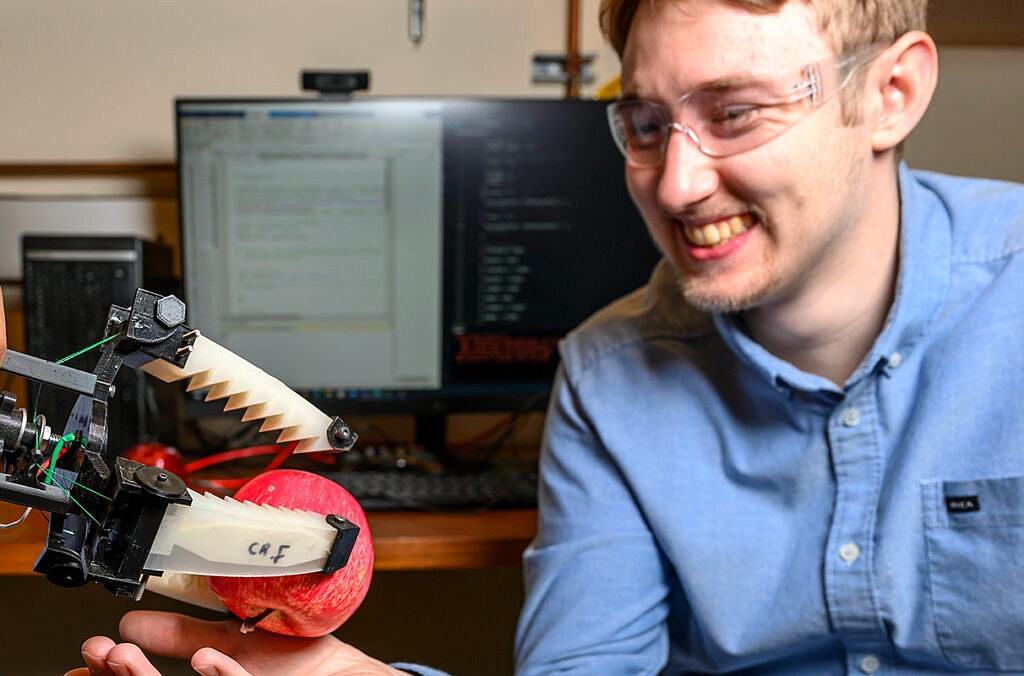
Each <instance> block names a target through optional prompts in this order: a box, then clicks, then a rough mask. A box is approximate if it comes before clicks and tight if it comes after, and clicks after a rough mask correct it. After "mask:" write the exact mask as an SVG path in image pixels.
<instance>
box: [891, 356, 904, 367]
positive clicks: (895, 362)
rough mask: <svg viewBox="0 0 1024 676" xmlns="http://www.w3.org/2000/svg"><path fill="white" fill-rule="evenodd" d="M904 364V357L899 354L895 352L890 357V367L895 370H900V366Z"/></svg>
mask: <svg viewBox="0 0 1024 676" xmlns="http://www.w3.org/2000/svg"><path fill="white" fill-rule="evenodd" d="M902 363H903V355H902V354H900V353H899V352H893V353H892V354H891V355H889V366H891V367H893V368H898V367H899V365H900V364H902Z"/></svg>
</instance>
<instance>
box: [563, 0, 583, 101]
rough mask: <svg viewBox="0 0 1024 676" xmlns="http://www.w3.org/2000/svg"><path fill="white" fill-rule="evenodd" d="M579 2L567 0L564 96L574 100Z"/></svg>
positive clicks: (577, 76)
mask: <svg viewBox="0 0 1024 676" xmlns="http://www.w3.org/2000/svg"><path fill="white" fill-rule="evenodd" d="M581 65H582V64H581V59H580V0H569V16H568V21H567V35H566V51H565V75H566V80H565V96H566V98H570V99H576V98H579V96H580V71H581V70H582V68H581Z"/></svg>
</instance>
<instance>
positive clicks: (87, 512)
mask: <svg viewBox="0 0 1024 676" xmlns="http://www.w3.org/2000/svg"><path fill="white" fill-rule="evenodd" d="M36 466H37V467H39V465H36ZM39 469H41V470H42V471H44V472H46V474H48V475H51V477H52V475H53V472H51V471H50V470H48V469H46V468H45V467H39ZM71 483H72V484H74V485H76V486H79V487H81V488H84V489H85V490H87V491H89V492H90V493H96V491H94V490H92V489H91V488H89V487H88V486H83V485H82V484H80V483H78V482H76V481H74V480H72V482H71ZM54 485H55V486H57V488H59V489H60V490H62V491H64V494H65V495H67V496H68V498H69V499H70V500H71V502H73V503H75V504H76V505H78V508H79V509H81V510H82V513H83V514H85V515H86V516H87V517H89V518H90V519H92V520H93V521H95V522H96V525H97V526H100V527H102V526H103V524H101V523H100V521H99V519H97V518H96V517H95V516H93V515H92V514H90V513H89V510H87V509H86V508H85V507H83V506H82V503H80V502H79V501H78V500H75V498H74V496H72V495H71V491H69V490H68V489H66V488H64V487H63V486H61V485H60V484H54ZM96 495H98V496H100V497H101V498H103V499H104V500H110V498H108V497H107V496H105V495H103V494H102V493H96Z"/></svg>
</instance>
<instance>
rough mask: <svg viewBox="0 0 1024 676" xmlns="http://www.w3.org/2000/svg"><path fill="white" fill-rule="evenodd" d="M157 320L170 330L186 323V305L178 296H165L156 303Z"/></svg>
mask: <svg viewBox="0 0 1024 676" xmlns="http://www.w3.org/2000/svg"><path fill="white" fill-rule="evenodd" d="M155 313H156V319H157V321H158V322H160V323H161V324H163V325H164V326H166V327H167V328H169V329H173V328H174V327H175V326H178V325H179V324H184V323H185V303H184V302H182V301H181V300H180V299H179V298H178V297H176V296H164V297H163V298H161V299H160V300H158V301H157V302H156V311H155Z"/></svg>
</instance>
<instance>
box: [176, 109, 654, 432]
mask: <svg viewBox="0 0 1024 676" xmlns="http://www.w3.org/2000/svg"><path fill="white" fill-rule="evenodd" d="M175 109H176V130H177V152H178V157H177V165H178V172H179V190H180V214H181V227H182V252H183V262H182V263H183V271H184V293H185V300H186V302H187V304H188V313H189V317H188V321H189V323H190V325H191V326H193V327H195V328H198V329H199V330H200V331H201V332H203V333H204V334H205V335H207V336H209V337H210V338H212V339H213V340H215V341H217V342H219V343H221V344H222V345H224V346H225V347H227V348H228V349H230V350H232V351H234V352H236V353H237V354H239V355H241V356H242V357H244V358H246V359H247V360H249V361H251V362H252V363H254V364H256V365H258V366H260V367H261V368H263V369H264V370H266V371H267V372H268V373H270V374H272V375H274V376H275V377H277V378H279V379H280V380H282V381H283V382H285V383H286V384H288V385H289V386H291V387H292V388H294V389H295V390H296V391H298V392H299V393H300V394H302V395H304V396H306V397H307V398H309V399H310V400H311V401H312V402H313V403H314V404H316V405H317V406H319V407H320V408H321V409H322V410H324V411H325V412H328V413H330V414H332V415H333V414H338V415H343V416H344V415H345V414H367V413H369V414H374V413H386V414H387V413H410V414H417V415H419V416H421V417H420V418H419V420H420V423H421V425H422V426H423V427H424V428H427V427H431V428H433V429H434V431H433V432H426V431H425V430H424V431H422V434H421V436H423V435H428V434H429V435H433V434H436V433H437V432H436V429H437V420H438V417H439V416H442V415H444V414H446V413H450V412H461V411H516V410H522V409H530V410H541V409H542V408H543V406H544V404H545V399H546V395H547V392H548V390H549V388H550V385H551V380H552V377H553V375H554V372H555V368H556V366H557V363H558V355H557V350H556V343H557V341H558V340H559V339H560V338H561V337H562V336H564V335H565V333H566V332H567V331H569V330H570V329H571V328H573V327H574V326H575V325H577V324H578V323H579V322H580V321H582V320H583V319H585V318H586V317H587V316H588V315H590V314H591V313H592V312H594V311H595V310H597V309H598V308H600V307H601V306H603V305H605V304H606V303H608V302H609V301H611V300H613V299H615V298H616V297H618V296H620V295H622V294H624V293H626V292H628V291H631V290H633V289H635V288H636V287H638V286H640V285H641V284H643V283H644V282H645V281H646V279H647V277H648V276H649V274H650V271H651V269H652V268H653V266H654V263H655V262H656V260H657V253H656V251H655V248H654V246H653V245H652V244H651V242H650V240H649V237H648V235H647V233H646V230H645V228H644V225H643V223H642V221H641V219H640V217H639V215H638V213H637V211H636V208H635V207H634V206H633V204H632V202H631V201H630V198H629V196H628V193H627V191H626V188H625V183H624V178H623V166H624V165H623V160H622V158H621V156H620V155H619V154H618V151H617V150H616V148H615V146H614V143H613V141H612V140H611V138H610V135H609V133H608V130H607V123H606V120H605V112H604V109H605V104H603V103H600V102H596V101H582V100H559V99H545V100H526V99H488V98H365V99H361V98H351V99H340V100H339V99H328V98H324V99H307V98H295V99H274V100H268V99H195V98H190V99H179V100H177V101H176V102H175ZM428 417H429V418H430V419H431V420H433V422H427V419H428Z"/></svg>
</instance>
